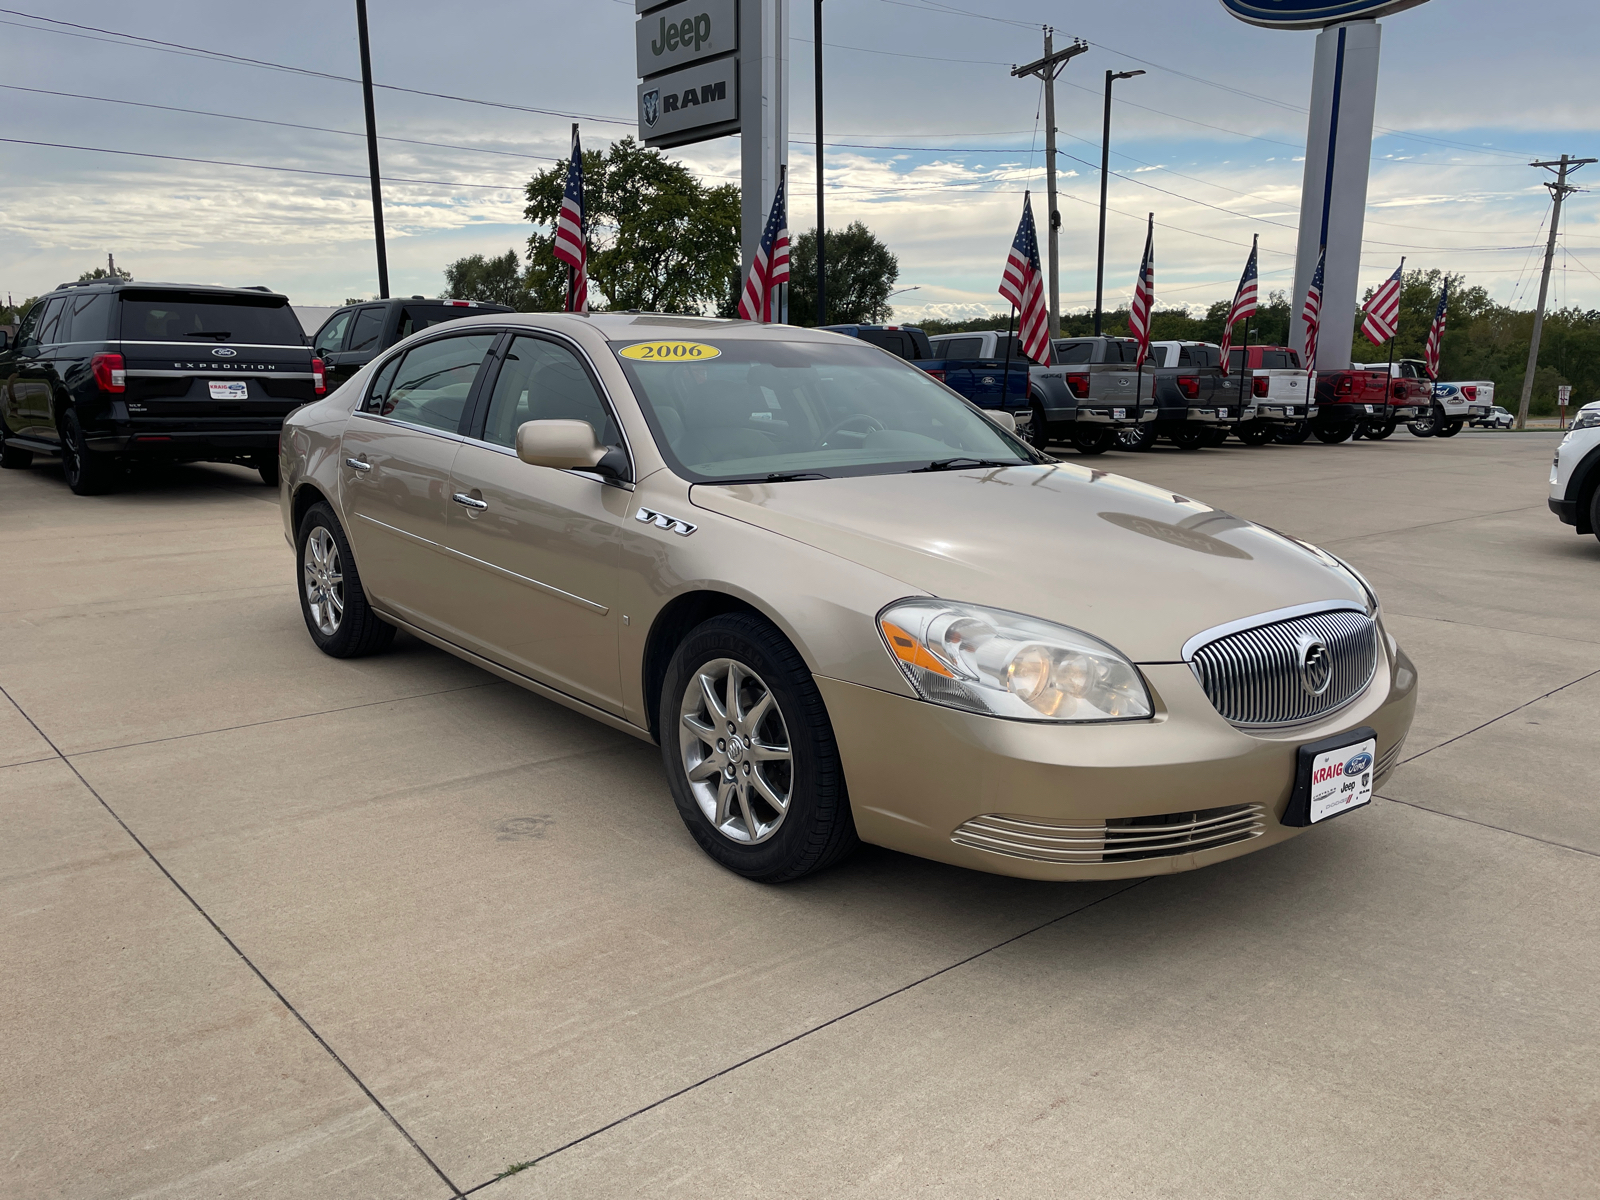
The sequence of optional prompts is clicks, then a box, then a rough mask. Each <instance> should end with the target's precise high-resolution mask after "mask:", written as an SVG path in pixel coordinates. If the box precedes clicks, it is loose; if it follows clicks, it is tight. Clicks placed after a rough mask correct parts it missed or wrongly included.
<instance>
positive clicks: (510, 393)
mask: <svg viewBox="0 0 1600 1200" xmlns="http://www.w3.org/2000/svg"><path fill="white" fill-rule="evenodd" d="M552 420H571V421H587V422H589V425H590V427H591V428H592V429H593V430H594V435H595V438H596V439H597V440H598V441H599V442H600V444H601V445H603V446H614V445H618V444H619V443H620V442H621V440H622V439H621V437H620V435H619V434H618V433H617V426H616V422H615V421H613V420H612V419H611V414H610V412H608V411H607V410H606V406H605V402H604V401H603V400H601V399H600V393H599V392H597V391H596V390H595V386H594V383H593V381H592V380H591V379H590V378H589V373H588V372H587V371H586V370H584V368H583V364H582V363H581V362H579V361H578V357H577V355H575V354H573V352H572V351H571V350H568V349H567V348H566V347H565V346H561V345H558V344H557V343H555V342H547V341H545V340H544V339H542V338H531V337H519V338H516V339H515V340H514V341H512V343H511V348H510V350H509V351H508V352H507V354H506V359H505V365H504V366H502V367H501V368H500V377H499V378H498V379H496V380H495V384H494V394H493V395H491V396H490V397H489V413H488V417H487V419H486V420H485V422H484V430H483V440H484V441H486V442H492V443H493V444H494V445H496V446H511V447H515V446H516V444H517V429H518V428H519V427H520V426H521V425H522V424H523V422H525V421H552Z"/></svg>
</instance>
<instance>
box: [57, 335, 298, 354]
mask: <svg viewBox="0 0 1600 1200" xmlns="http://www.w3.org/2000/svg"><path fill="white" fill-rule="evenodd" d="M98 340H100V341H104V342H120V343H121V344H122V345H124V346H184V347H187V348H188V349H190V350H194V349H196V348H200V349H205V348H207V347H210V348H212V349H215V348H216V347H217V346H228V347H230V348H231V349H234V350H306V351H309V350H310V349H311V347H310V346H308V345H305V344H304V343H302V344H301V345H298V346H296V345H295V344H294V343H293V342H173V341H162V342H140V341H135V340H134V339H133V338H115V337H114V338H100V339H98ZM56 344H57V345H64V346H70V345H73V343H72V342H59V343H56Z"/></svg>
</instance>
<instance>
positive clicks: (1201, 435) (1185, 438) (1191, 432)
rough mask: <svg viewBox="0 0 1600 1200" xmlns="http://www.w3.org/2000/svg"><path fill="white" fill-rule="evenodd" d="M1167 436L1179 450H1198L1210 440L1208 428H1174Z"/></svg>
mask: <svg viewBox="0 0 1600 1200" xmlns="http://www.w3.org/2000/svg"><path fill="white" fill-rule="evenodd" d="M1167 436H1168V437H1169V438H1171V439H1172V444H1173V445H1174V446H1176V447H1177V448H1178V449H1179V450H1199V449H1201V448H1203V447H1204V446H1205V445H1206V443H1207V442H1209V441H1210V440H1211V437H1210V431H1209V430H1205V429H1191V428H1189V427H1187V426H1185V427H1184V428H1182V429H1177V430H1174V431H1173V432H1172V433H1170V434H1168V435H1167Z"/></svg>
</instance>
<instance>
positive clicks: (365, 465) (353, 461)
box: [344, 458, 372, 471]
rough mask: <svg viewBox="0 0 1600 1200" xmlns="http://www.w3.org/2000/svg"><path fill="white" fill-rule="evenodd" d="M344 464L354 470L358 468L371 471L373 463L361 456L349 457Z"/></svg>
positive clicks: (358, 469)
mask: <svg viewBox="0 0 1600 1200" xmlns="http://www.w3.org/2000/svg"><path fill="white" fill-rule="evenodd" d="M344 465H345V466H347V467H350V468H352V469H353V470H357V471H370V470H372V464H371V463H369V462H362V461H361V460H360V459H359V458H347V459H345V460H344Z"/></svg>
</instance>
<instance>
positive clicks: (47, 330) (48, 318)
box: [39, 296, 67, 346]
mask: <svg viewBox="0 0 1600 1200" xmlns="http://www.w3.org/2000/svg"><path fill="white" fill-rule="evenodd" d="M66 306H67V302H66V299H65V298H64V297H61V296H57V297H55V299H53V300H47V301H46V302H45V306H44V316H43V317H42V318H41V319H40V321H39V344H40V345H41V346H49V345H52V344H54V343H55V341H56V340H57V339H56V331H57V330H58V329H60V328H61V310H62V309H63V308H65V307H66Z"/></svg>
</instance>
